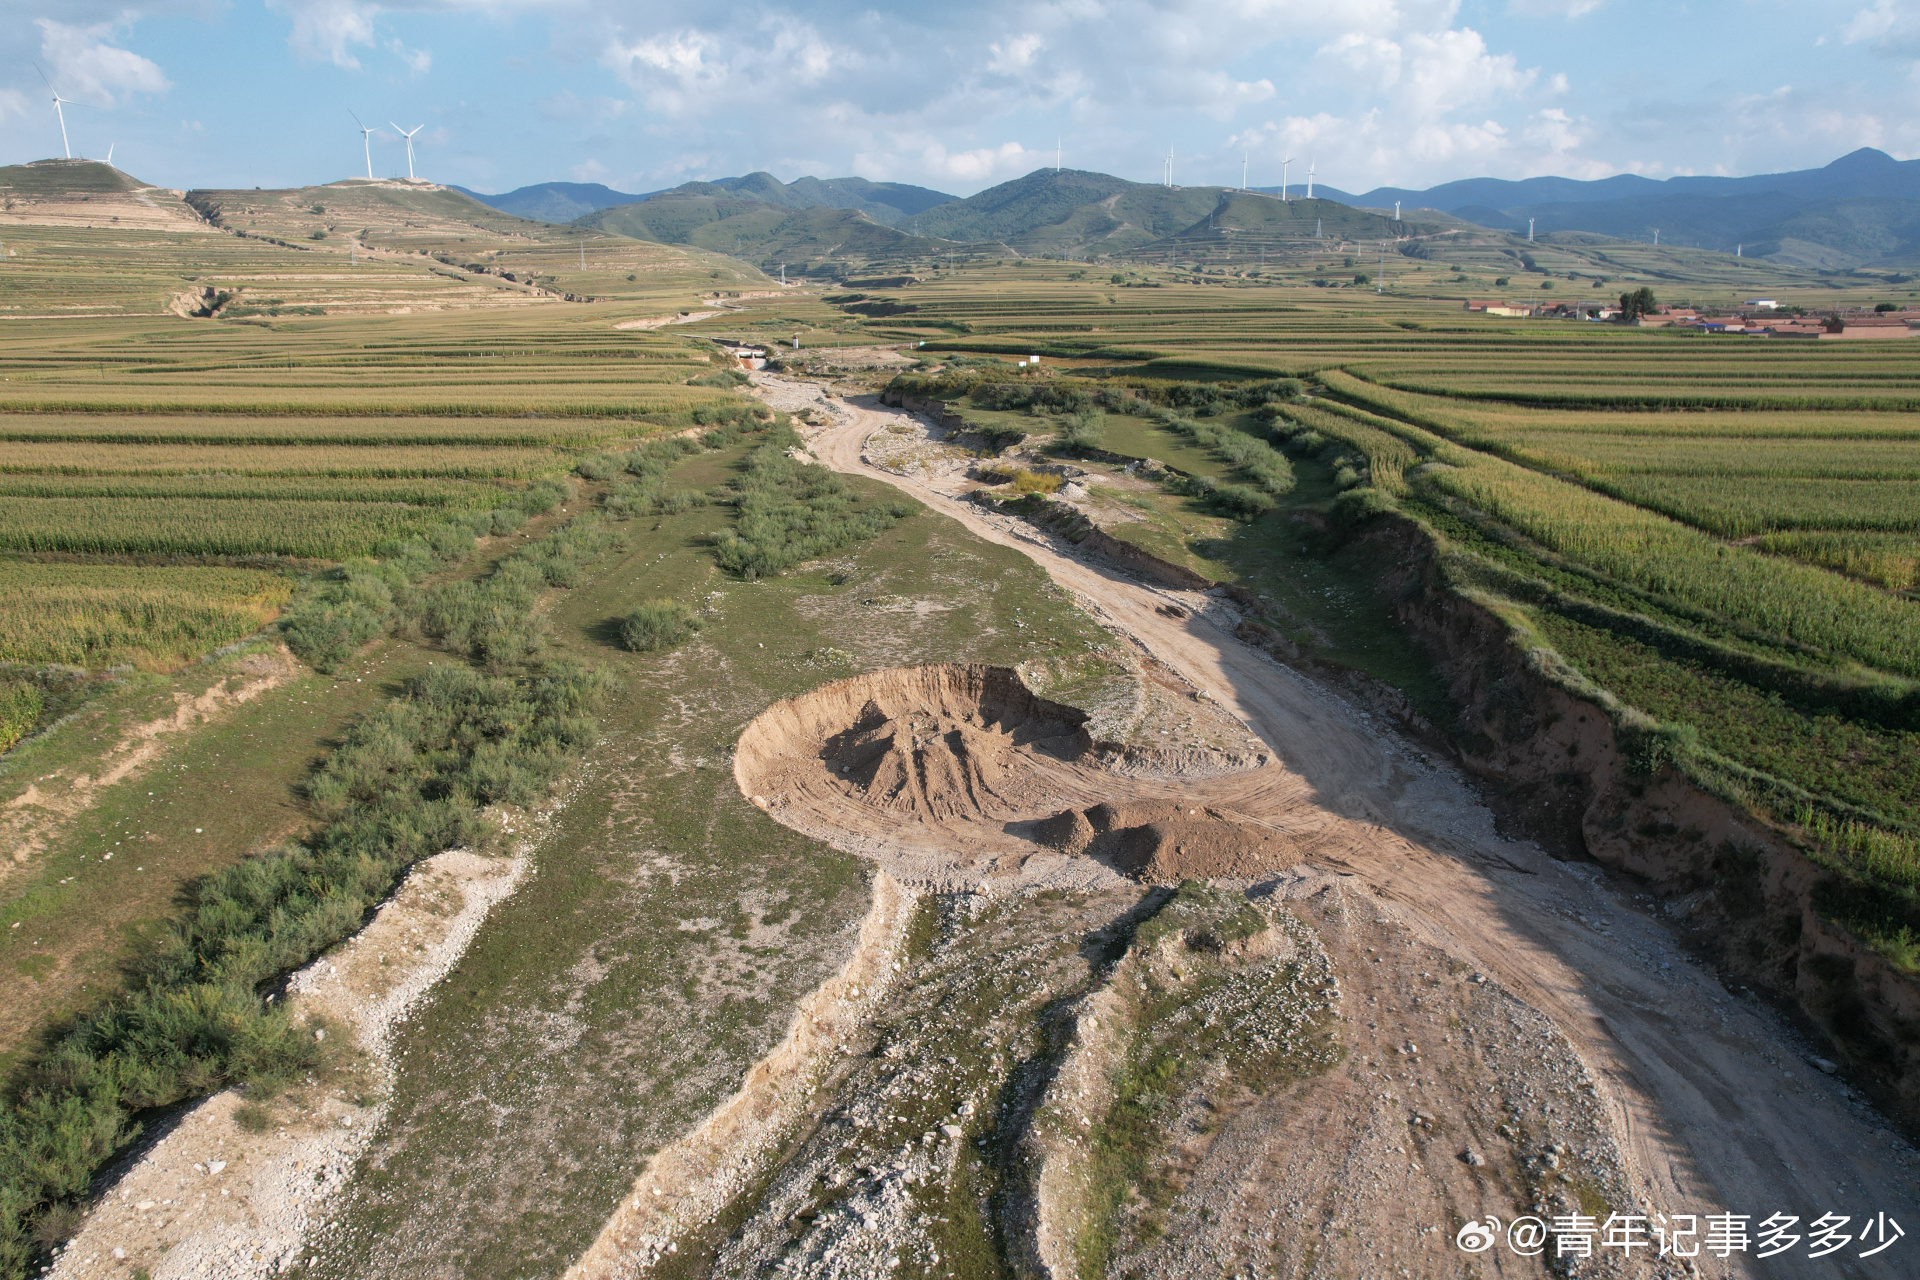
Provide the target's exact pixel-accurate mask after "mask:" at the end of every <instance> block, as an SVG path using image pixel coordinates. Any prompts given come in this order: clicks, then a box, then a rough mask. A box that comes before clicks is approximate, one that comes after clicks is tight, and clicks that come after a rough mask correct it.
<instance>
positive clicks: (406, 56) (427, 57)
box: [387, 38, 433, 76]
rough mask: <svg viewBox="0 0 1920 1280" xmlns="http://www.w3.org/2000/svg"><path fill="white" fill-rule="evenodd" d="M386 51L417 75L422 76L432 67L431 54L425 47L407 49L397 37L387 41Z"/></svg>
mask: <svg viewBox="0 0 1920 1280" xmlns="http://www.w3.org/2000/svg"><path fill="white" fill-rule="evenodd" d="M387 51H388V52H389V53H391V54H393V56H394V57H396V58H398V59H400V61H402V62H404V63H406V64H407V67H408V69H409V70H411V71H412V72H413V74H415V75H417V76H423V75H425V74H427V72H429V71H431V70H432V69H433V54H432V53H430V52H429V51H427V50H425V49H409V48H407V46H406V45H404V44H402V43H401V42H400V41H399V39H397V38H396V39H393V40H389V41H387Z"/></svg>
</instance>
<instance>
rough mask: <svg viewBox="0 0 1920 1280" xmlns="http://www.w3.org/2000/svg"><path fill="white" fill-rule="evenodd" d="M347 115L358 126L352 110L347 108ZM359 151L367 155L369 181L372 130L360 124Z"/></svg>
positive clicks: (371, 165) (357, 118) (371, 175)
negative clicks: (351, 117)
mask: <svg viewBox="0 0 1920 1280" xmlns="http://www.w3.org/2000/svg"><path fill="white" fill-rule="evenodd" d="M347 114H348V115H350V116H353V122H354V123H355V124H360V117H359V116H357V115H354V113H353V110H352V108H348V110H347ZM360 149H361V150H362V151H364V152H366V153H367V177H368V178H369V179H371V178H372V177H373V130H371V129H369V128H367V126H365V125H364V124H360Z"/></svg>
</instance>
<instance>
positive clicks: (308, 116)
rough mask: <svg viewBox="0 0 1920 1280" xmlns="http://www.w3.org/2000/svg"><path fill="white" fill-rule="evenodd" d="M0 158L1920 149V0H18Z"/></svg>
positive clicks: (1085, 163) (505, 184) (911, 168)
mask: <svg viewBox="0 0 1920 1280" xmlns="http://www.w3.org/2000/svg"><path fill="white" fill-rule="evenodd" d="M5 8H6V10H7V13H6V15H5V16H4V18H0V162H4V163H14V162H19V161H24V160H32V159H38V158H41V157H44V156H49V155H58V154H59V149H60V137H59V131H58V128H57V125H56V123H55V120H54V115H53V111H52V108H51V104H50V103H49V102H48V100H47V99H48V95H47V92H46V90H45V88H44V87H43V86H42V84H41V82H40V78H39V75H38V74H37V73H36V71H35V63H36V62H37V63H38V64H39V66H40V67H42V68H44V70H45V72H46V74H47V75H48V76H49V77H51V79H52V80H53V82H54V84H55V85H56V86H57V87H58V88H59V90H60V92H61V93H62V94H63V95H64V96H65V97H68V98H71V99H74V100H75V105H73V106H71V107H68V108H67V121H68V130H69V132H70V134H71V135H72V139H73V144H74V151H75V154H77V155H88V156H94V157H104V156H105V155H106V153H107V148H108V146H109V144H111V145H112V146H113V147H114V162H115V163H116V164H118V165H119V166H120V167H122V168H124V169H126V170H127V171H129V172H131V173H134V174H136V175H138V176H140V177H142V178H145V179H147V180H149V181H154V182H159V183H163V184H165V185H169V186H177V187H189V186H202V187H212V186H256V185H257V186H267V187H273V186H292V185H301V184H306V183H314V182H326V181H331V180H333V179H335V178H340V177H345V176H348V175H350V174H353V173H358V172H362V171H363V161H362V158H361V157H362V153H361V145H360V134H359V131H358V130H357V129H356V127H355V125H354V122H353V119H352V117H351V115H350V114H349V113H350V112H357V113H358V114H359V115H360V117H361V118H362V119H363V120H365V122H366V123H367V124H368V125H370V126H376V127H377V128H378V129H379V132H378V133H376V134H375V135H374V137H373V163H374V172H375V174H376V175H380V176H386V175H389V174H396V173H398V174H404V173H405V171H406V170H405V165H406V158H405V151H404V149H403V147H402V145H401V143H400V141H399V138H398V136H397V134H396V132H395V130H394V129H393V128H392V125H391V122H397V123H398V124H400V125H404V126H406V127H408V128H412V127H413V126H414V125H424V126H425V127H424V128H423V129H422V131H421V133H420V135H419V136H418V138H417V139H416V147H417V157H418V167H419V174H420V176H421V177H425V178H432V179H434V180H436V181H442V182H453V183H459V184H460V185H463V186H469V187H474V188H477V189H481V190H488V191H495V190H505V189H507V188H511V187H515V186H520V185H523V184H526V183H532V182H541V181H546V180H550V179H567V180H574V181H593V182H605V183H607V184H608V185H610V186H614V187H616V188H619V189H621V190H626V191H640V190H654V189H657V188H660V187H665V186H671V185H673V184H675V183H679V182H683V181H687V180H690V179H694V178H712V177H723V176H728V175H732V174H739V173H745V172H749V171H751V170H754V169H768V170H771V171H772V172H773V173H774V174H776V175H777V176H779V177H781V178H783V179H788V180H791V179H792V178H795V177H799V176H801V175H803V174H808V173H812V174H817V175H819V176H822V177H834V176H841V175H845V174H859V175H862V176H865V177H869V178H875V179H892V180H895V181H901V182H912V183H918V184H921V185H925V186H931V187H937V188H939V189H941V190H945V191H951V192H955V193H957V194H968V193H971V192H973V191H977V190H980V189H981V188H983V187H986V186H990V185H992V184H993V183H996V182H1000V181H1004V180H1005V179H1007V178H1010V177H1014V176H1017V175H1019V174H1021V173H1025V172H1028V171H1030V170H1032V169H1034V168H1037V167H1039V166H1040V165H1042V164H1051V163H1052V161H1053V155H1054V143H1055V139H1056V138H1058V139H1061V140H1062V142H1063V147H1064V157H1065V161H1066V163H1067V164H1068V165H1069V166H1071V167H1076V168H1086V169H1098V170H1102V171H1105V172H1109V173H1115V174H1119V175H1121V176H1124V177H1131V178H1136V179H1140V180H1143V181H1150V180H1155V179H1157V178H1158V177H1159V174H1160V166H1161V162H1162V157H1164V155H1165V154H1166V152H1167V150H1168V148H1169V147H1170V146H1171V147H1172V149H1173V151H1174V156H1175V178H1176V180H1178V181H1181V182H1185V183H1193V184H1203V183H1235V184H1237V183H1238V182H1239V180H1240V171H1241V169H1240V164H1241V157H1242V155H1243V154H1244V155H1249V156H1250V157H1251V159H1250V180H1251V182H1252V183H1253V184H1254V185H1266V184H1271V183H1274V182H1277V181H1278V180H1279V177H1280V160H1281V158H1282V157H1283V156H1286V155H1292V156H1294V157H1296V160H1295V164H1294V166H1293V170H1292V174H1293V177H1294V179H1295V180H1298V179H1299V178H1300V177H1301V176H1302V174H1303V171H1304V169H1305V167H1306V164H1307V162H1308V161H1309V160H1310V161H1312V162H1313V163H1314V164H1315V166H1316V168H1317V171H1318V175H1319V178H1320V180H1322V181H1324V182H1327V183H1329V184H1331V185H1334V186H1337V187H1340V188H1343V189H1346V190H1349V191H1361V190H1365V189H1367V188H1369V187H1372V186H1376V185H1380V184H1385V183H1392V184H1395V185H1404V186H1426V185H1430V184H1433V183H1437V182H1443V181H1447V180H1449V179H1453V178H1464V177H1475V176H1480V175H1492V176H1496V177H1527V176H1532V175H1537V174H1549V173H1551V174H1565V175H1568V176H1572V177H1582V178H1593V177H1603V176H1605V175H1607V174H1612V173H1621V172H1635V173H1643V174H1647V175H1649V176H1652V177H1665V176H1669V175H1672V174H1678V173H1729V174H1740V173H1763V172H1771V171H1775V170H1780V169H1794V168H1806V167H1810V166H1815V165H1819V164H1824V163H1826V162H1827V161H1829V160H1831V159H1833V158H1835V157H1836V156H1839V155H1841V154H1844V153H1845V152H1847V151H1850V150H1852V149H1854V148H1855V147H1860V146H1876V147H1879V148H1881V149H1883V150H1885V151H1888V152H1891V153H1892V154H1893V155H1895V156H1897V157H1899V158H1901V159H1907V158H1910V157H1913V156H1915V155H1920V111H1917V110H1916V106H1920V0H1826V2H1825V3H1821V2H1818V0H1816V3H1812V4H1809V3H1806V0H1717V2H1703V0H1686V2H1682V3H1674V2H1673V0H1666V2H1665V3H1661V2H1657V0H1343V2H1334V0H1052V2H1038V3H1034V2H1026V0H1022V2H1019V3H1015V2H1013V0H980V2H973V3H968V2H965V0H954V2H952V3H947V4H942V5H936V4H924V3H922V4H866V5H862V4H855V3H842V2H841V0H792V2H791V3H764V2H762V0H738V2H729V3H721V4H714V5H694V4H657V3H634V2H632V0H379V2H375V0H123V2H116V0H58V2H57V3H56V2H54V0H6V4H5Z"/></svg>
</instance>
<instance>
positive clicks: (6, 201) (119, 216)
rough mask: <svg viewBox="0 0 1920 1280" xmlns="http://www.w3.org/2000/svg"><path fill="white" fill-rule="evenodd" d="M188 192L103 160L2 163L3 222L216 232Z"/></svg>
mask: <svg viewBox="0 0 1920 1280" xmlns="http://www.w3.org/2000/svg"><path fill="white" fill-rule="evenodd" d="M185 194H186V193H185V192H181V191H174V190H170V189H169V188H166V187H155V186H150V185H148V184H147V183H144V182H141V181H140V180H139V179H137V178H135V177H133V176H131V175H130V174H126V173H122V172H121V171H120V170H118V169H116V168H114V167H113V166H112V165H109V164H104V163H102V162H101V161H98V160H35V161H33V162H32V163H30V164H15V165H6V166H4V167H0V224H4V223H13V224H15V225H22V224H38V225H42V226H65V227H86V226H117V227H123V228H127V229H130V230H131V229H135V228H138V229H140V230H146V231H187V232H206V231H210V230H211V229H212V228H210V227H209V226H207V224H206V223H205V222H204V221H203V220H202V219H201V217H200V215H199V214H197V213H196V212H194V210H193V209H192V208H190V207H189V206H188V205H187V202H186V200H185V199H184V198H183V197H184V196H185Z"/></svg>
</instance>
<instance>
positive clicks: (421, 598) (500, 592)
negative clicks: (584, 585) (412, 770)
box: [402, 511, 617, 671]
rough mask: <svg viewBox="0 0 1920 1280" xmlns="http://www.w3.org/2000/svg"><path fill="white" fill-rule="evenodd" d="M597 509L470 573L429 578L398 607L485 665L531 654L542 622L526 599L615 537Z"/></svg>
mask: <svg viewBox="0 0 1920 1280" xmlns="http://www.w3.org/2000/svg"><path fill="white" fill-rule="evenodd" d="M616 537H617V535H616V534H615V532H614V530H612V529H611V528H609V527H608V523H607V520H606V518H605V517H604V516H602V515H600V514H598V513H597V512H591V511H590V512H587V513H585V514H583V515H581V516H580V517H579V518H578V519H575V520H573V521H571V522H569V523H568V524H566V525H564V526H562V527H561V528H558V529H555V530H554V531H553V532H552V533H549V534H548V535H546V536H545V537H544V538H541V539H539V540H538V541H536V542H530V543H528V544H527V545H526V546H524V547H521V548H520V549H518V550H517V551H515V552H514V553H513V554H512V555H510V556H508V557H506V558H505V559H504V560H502V561H501V562H500V564H499V565H498V566H497V567H496V568H495V569H494V571H493V572H492V573H490V574H488V575H487V576H486V577H484V578H481V579H479V580H477V581H469V580H467V579H464V578H461V579H455V580H453V581H450V582H442V583H437V584H435V585H434V586H433V587H431V588H430V589H428V590H427V591H424V592H421V593H419V594H418V595H417V596H415V597H413V598H411V599H409V600H407V601H405V602H404V604H403V608H402V612H403V613H404V614H405V615H406V620H407V621H408V622H410V623H411V624H412V625H413V627H414V628H415V629H416V630H417V631H418V632H419V634H421V635H423V636H426V637H428V638H430V639H433V640H437V641H439V642H440V644H441V645H442V646H443V647H445V648H446V649H448V650H449V651H450V652H453V653H457V654H459V655H461V656H462V657H466V658H470V659H472V660H473V661H474V662H477V663H480V664H481V665H482V666H484V667H486V668H487V669H488V670H491V671H504V670H507V669H509V668H512V667H515V666H518V665H521V664H524V663H527V662H531V661H533V660H534V659H536V658H537V657H539V655H540V653H541V651H542V650H544V649H545V647H546V643H547V629H546V622H545V620H544V619H543V618H541V617H540V616H539V615H538V614H536V613H535V612H534V603H535V602H536V601H537V600H538V599H539V598H540V593H541V591H543V590H545V589H546V588H548V587H571V586H575V585H577V584H578V582H579V581H580V570H581V567H582V566H583V565H585V564H586V563H587V562H589V561H591V560H592V559H593V558H594V557H595V556H597V555H599V554H600V553H601V552H602V551H604V550H605V549H606V548H607V547H608V546H609V545H611V544H612V543H613V542H614V541H615V540H616Z"/></svg>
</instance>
